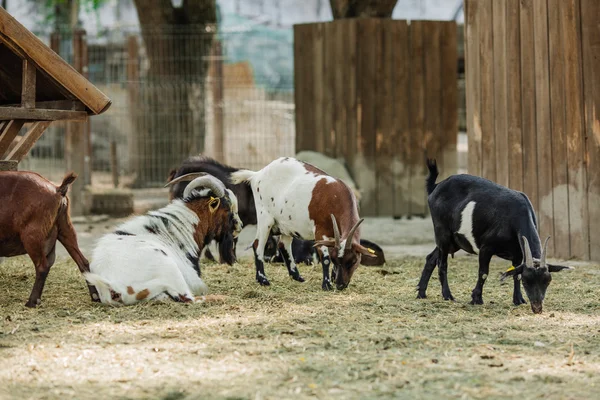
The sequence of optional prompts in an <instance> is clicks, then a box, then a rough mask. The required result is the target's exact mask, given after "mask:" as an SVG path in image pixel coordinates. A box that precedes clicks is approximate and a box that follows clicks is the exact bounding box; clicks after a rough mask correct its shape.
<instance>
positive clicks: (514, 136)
mask: <svg viewBox="0 0 600 400" xmlns="http://www.w3.org/2000/svg"><path fill="white" fill-rule="evenodd" d="M506 6H507V7H506V26H507V30H506V54H507V57H506V62H507V65H506V75H507V79H506V84H507V93H506V94H507V96H508V107H507V113H508V143H509V146H510V149H509V151H510V154H511V157H510V160H509V165H508V174H509V175H508V185H509V187H510V188H511V189H515V190H523V145H522V136H521V127H522V125H521V123H522V122H521V60H520V59H521V57H520V16H519V2H518V1H508V2H507V3H506Z"/></svg>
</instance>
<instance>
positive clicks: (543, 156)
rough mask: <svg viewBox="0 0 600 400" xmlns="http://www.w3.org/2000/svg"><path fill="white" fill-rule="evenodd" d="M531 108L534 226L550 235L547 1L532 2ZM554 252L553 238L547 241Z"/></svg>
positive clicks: (551, 252) (550, 138)
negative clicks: (535, 184)
mask: <svg viewBox="0 0 600 400" xmlns="http://www.w3.org/2000/svg"><path fill="white" fill-rule="evenodd" d="M533 25H534V32H533V33H534V38H533V41H534V63H535V98H536V101H535V111H536V118H535V123H536V132H537V155H538V157H537V168H536V170H537V174H538V176H537V179H538V208H537V214H538V230H539V232H540V236H541V237H542V238H545V237H547V236H554V225H553V222H552V221H553V213H554V210H553V205H552V203H553V201H552V130H551V126H550V119H551V115H550V71H549V65H548V52H549V50H548V5H547V3H546V2H545V1H534V2H533ZM548 251H549V252H550V254H554V241H552V240H551V241H550V242H549V244H548Z"/></svg>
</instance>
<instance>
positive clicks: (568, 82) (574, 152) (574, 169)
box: [561, 0, 589, 259]
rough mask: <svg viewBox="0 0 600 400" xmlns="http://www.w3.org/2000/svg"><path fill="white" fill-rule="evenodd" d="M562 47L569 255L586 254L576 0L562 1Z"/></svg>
mask: <svg viewBox="0 0 600 400" xmlns="http://www.w3.org/2000/svg"><path fill="white" fill-rule="evenodd" d="M561 7H562V8H561V10H562V12H561V16H562V18H563V29H562V36H563V44H564V49H565V54H564V56H565V87H566V88H568V90H566V93H565V105H566V110H565V134H566V139H567V147H566V148H567V168H568V171H567V179H568V183H569V236H570V240H571V254H570V257H576V258H578V259H586V258H588V257H589V244H588V243H589V230H588V226H587V224H588V223H589V219H588V204H587V196H586V192H587V177H586V168H585V160H584V154H585V137H584V126H583V86H582V75H583V71H582V61H581V15H580V10H579V0H565V1H563V2H561Z"/></svg>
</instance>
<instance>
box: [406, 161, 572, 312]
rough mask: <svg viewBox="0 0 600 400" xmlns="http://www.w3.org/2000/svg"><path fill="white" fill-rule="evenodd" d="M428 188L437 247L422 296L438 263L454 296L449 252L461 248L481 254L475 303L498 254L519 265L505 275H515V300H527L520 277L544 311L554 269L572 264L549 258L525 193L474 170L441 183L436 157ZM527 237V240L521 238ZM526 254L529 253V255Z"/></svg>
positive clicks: (428, 265)
mask: <svg viewBox="0 0 600 400" xmlns="http://www.w3.org/2000/svg"><path fill="white" fill-rule="evenodd" d="M427 168H428V169H429V176H428V177H427V180H426V188H427V194H428V196H429V197H428V200H429V209H430V211H431V219H432V221H433V228H434V232H435V242H436V245H437V247H436V248H435V250H433V251H432V252H431V253H430V254H429V255H428V256H427V259H426V262H425V267H424V268H423V273H422V274H421V279H420V281H419V285H418V288H417V289H418V295H417V298H425V297H426V294H425V292H426V290H427V284H428V283H429V279H430V277H431V274H432V272H433V270H434V269H435V267H436V266H438V272H439V279H440V282H441V284H442V296H443V297H444V299H445V300H454V298H453V297H452V294H451V293H450V288H449V287H448V276H447V270H448V254H452V255H454V253H455V252H457V251H459V250H461V249H462V250H464V251H466V252H467V253H471V254H479V278H478V280H477V285H476V286H475V289H473V293H472V295H471V297H472V300H471V304H483V298H482V292H483V285H484V283H485V280H486V279H487V277H488V272H489V265H490V260H491V258H492V256H498V257H500V258H503V259H505V260H510V261H512V263H513V265H514V266H515V267H513V268H510V269H509V270H508V271H507V272H505V273H504V274H503V275H502V279H504V278H506V277H507V276H513V279H514V292H513V303H514V304H515V305H520V304H524V303H526V302H525V300H524V299H523V295H522V294H521V285H520V281H521V280H522V281H523V287H524V288H525V292H526V294H527V297H528V298H529V301H530V302H531V309H532V311H533V312H534V313H536V314H537V313H541V312H542V302H543V301H544V296H545V294H546V289H547V288H548V285H549V284H550V281H551V280H552V276H551V274H550V273H551V272H558V271H561V270H563V269H566V268H569V267H565V266H561V265H551V264H547V263H546V245H547V243H548V239H546V243H545V245H544V250H543V251H542V248H541V242H540V238H539V235H538V232H537V222H536V217H535V212H534V211H533V207H532V205H531V202H530V201H529V199H528V198H527V196H526V195H525V194H524V193H521V192H517V191H515V190H511V189H508V188H506V187H504V186H501V185H498V184H496V183H494V182H491V181H489V180H487V179H483V178H480V177H476V176H472V175H453V176H451V177H449V178H447V179H445V180H443V181H441V182H439V183H438V184H436V183H435V181H436V179H437V177H438V168H437V164H436V161H435V160H427ZM521 239H522V240H521ZM523 255H525V256H523Z"/></svg>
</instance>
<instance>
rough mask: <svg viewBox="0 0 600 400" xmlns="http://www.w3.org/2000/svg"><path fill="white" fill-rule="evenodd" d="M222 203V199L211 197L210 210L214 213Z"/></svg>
mask: <svg viewBox="0 0 600 400" xmlns="http://www.w3.org/2000/svg"><path fill="white" fill-rule="evenodd" d="M220 205H221V199H220V198H218V197H211V198H210V200H209V202H208V210H209V211H210V213H211V214H214V213H215V211H217V210H218V209H219V206H220Z"/></svg>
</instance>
